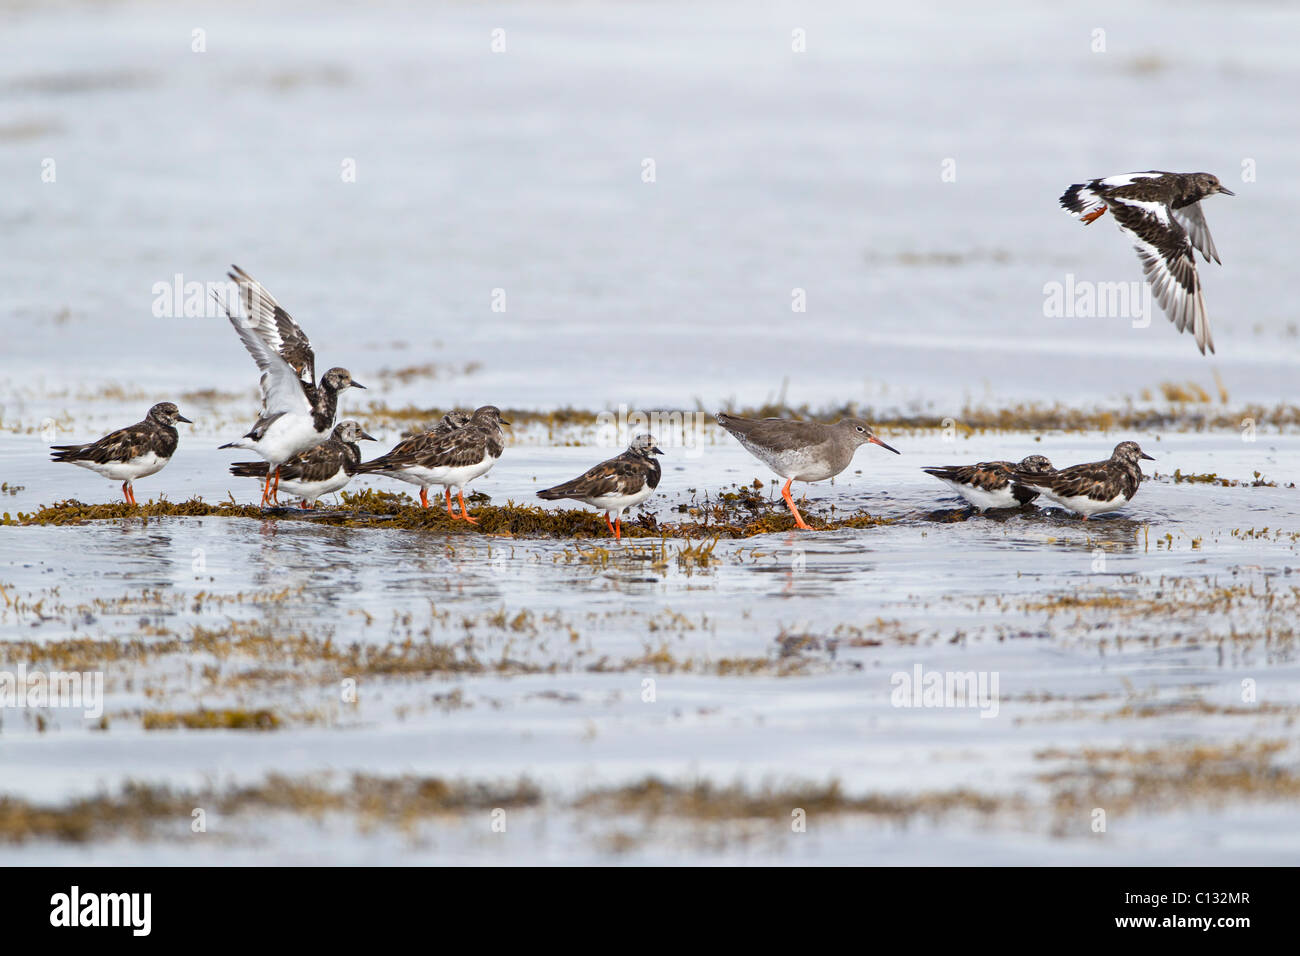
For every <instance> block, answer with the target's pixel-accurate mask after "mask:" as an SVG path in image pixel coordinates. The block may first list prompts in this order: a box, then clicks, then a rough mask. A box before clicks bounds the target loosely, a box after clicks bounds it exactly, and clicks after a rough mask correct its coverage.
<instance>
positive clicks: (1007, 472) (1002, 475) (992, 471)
mask: <svg viewBox="0 0 1300 956" xmlns="http://www.w3.org/2000/svg"><path fill="white" fill-rule="evenodd" d="M922 470H923V471H924V472H925V473H926V474H929V475H934V477H936V478H944V479H946V480H948V481H956V482H958V483H960V484H963V485H970V486H971V487H972V488H978V489H980V490H981V491H1000V490H1001V489H1003V488H1005V487H1006V486H1007V484H1008V483H1010V481H1011V462H1009V461H982V462H980V463H979V464H978V465H947V466H945V467H943V468H924V469H922Z"/></svg>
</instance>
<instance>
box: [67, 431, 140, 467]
mask: <svg viewBox="0 0 1300 956" xmlns="http://www.w3.org/2000/svg"><path fill="white" fill-rule="evenodd" d="M153 435H154V431H153V428H152V427H151V426H150V424H149V422H147V421H143V422H136V423H135V424H134V425H127V426H126V427H125V428H119V429H118V430H117V431H115V432H109V433H108V434H107V435H105V436H104V437H103V438H101V439H99V440H98V441H93V442H90V443H89V444H86V445H53V446H51V450H52V451H53V452H54V454H53V455H51V456H50V457H51V459H52V460H54V461H91V462H94V463H96V464H99V465H105V464H108V463H110V462H119V461H131V460H132V459H135V458H139V457H140V456H141V455H143V454H144V453H145V452H146V451H148V450H149V447H150V442H151V439H152V438H153Z"/></svg>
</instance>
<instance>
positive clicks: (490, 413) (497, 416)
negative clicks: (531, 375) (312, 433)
mask: <svg viewBox="0 0 1300 956" xmlns="http://www.w3.org/2000/svg"><path fill="white" fill-rule="evenodd" d="M509 424H510V423H509V422H507V421H504V420H502V418H501V409H499V408H497V407H496V406H495V405H484V406H483V407H482V408H477V409H475V410H474V414H473V415H471V416H470V420H469V423H468V424H466V425H464V426H462V427H461V428H456V429H453V430H452V431H449V432H447V433H445V434H438V432H437V431H436V430H434V431H431V432H425V433H424V434H423V435H416V436H415V437H413V438H407V439H404V440H403V441H400V442H398V443H397V445H395V446H394V447H393V450H392V451H390V452H389V453H388V454H386V455H381V456H380V457H378V458H375V459H373V460H372V461H367V462H362V463H361V466H360V468H359V471H361V472H364V473H366V474H372V475H387V476H388V477H389V478H397V479H398V480H400V481H409V482H410V483H411V484H413V485H419V486H420V504H421V505H422V506H423V507H425V508H427V507H429V489H430V488H431V487H432V486H434V485H442V486H443V489H444V490H445V492H446V497H447V514H449V515H451V516H452V517H453V518H464V519H465V520H466V521H468V522H470V523H471V524H478V522H477V521H475V519H473V518H471V517H470V516H469V512H467V511H466V510H465V486H466V485H468V484H469V483H470V482H471V481H473V480H474V479H475V478H479V477H481V476H483V475H485V474H487V473H488V472H489V471H491V470H492V466H493V465H495V464H496V463H497V460H498V459H499V458H500V457H501V453H502V452H503V451H504V450H505V434H504V433H503V432H502V431H501V426H502V425H509ZM453 491H455V492H456V497H457V499H458V500H459V501H460V514H459V515H457V514H456V512H454V511H453V510H452V508H451V493H452V492H453Z"/></svg>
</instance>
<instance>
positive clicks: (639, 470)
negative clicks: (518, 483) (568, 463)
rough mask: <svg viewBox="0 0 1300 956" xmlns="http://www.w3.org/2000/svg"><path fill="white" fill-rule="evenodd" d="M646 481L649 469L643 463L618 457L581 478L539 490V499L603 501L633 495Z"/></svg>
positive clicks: (589, 469) (585, 472)
mask: <svg viewBox="0 0 1300 956" xmlns="http://www.w3.org/2000/svg"><path fill="white" fill-rule="evenodd" d="M645 482H646V470H645V467H644V465H643V464H642V462H641V461H638V460H635V459H632V458H630V457H628V456H627V455H618V456H617V457H615V458H611V459H609V460H608V461H602V462H601V463H600V464H599V465H596V466H595V467H593V468H588V469H587V470H586V471H584V472H583V473H582V474H581V475H579V476H578V477H577V478H574V479H572V480H571V481H566V482H564V483H563V484H559V485H556V486H555V487H554V488H547V489H546V490H545V491H539V492H538V493H537V495H538V497H540V498H546V499H549V500H554V499H557V498H601V497H603V496H605V495H630V494H634V493H635V492H638V491H640V490H641V489H642V488H643V487H644V486H645Z"/></svg>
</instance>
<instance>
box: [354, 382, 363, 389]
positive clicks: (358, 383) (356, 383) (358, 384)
mask: <svg viewBox="0 0 1300 956" xmlns="http://www.w3.org/2000/svg"><path fill="white" fill-rule="evenodd" d="M352 387H353V388H365V386H364V385H362V384H361V383H360V382H353V383H352Z"/></svg>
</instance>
